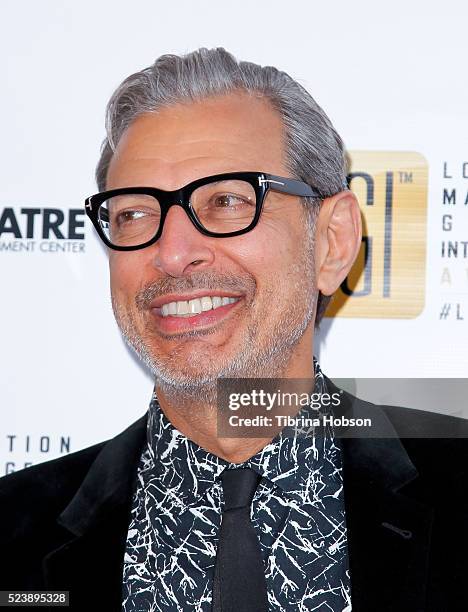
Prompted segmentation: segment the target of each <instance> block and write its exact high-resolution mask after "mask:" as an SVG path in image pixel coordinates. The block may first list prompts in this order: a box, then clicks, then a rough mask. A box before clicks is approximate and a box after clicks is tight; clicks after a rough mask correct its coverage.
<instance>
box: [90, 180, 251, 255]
mask: <svg viewBox="0 0 468 612" xmlns="http://www.w3.org/2000/svg"><path fill="white" fill-rule="evenodd" d="M190 203H191V205H192V209H193V211H194V213H195V216H196V217H197V219H198V221H199V222H200V223H201V225H202V226H203V227H204V228H205V229H207V230H208V231H211V232H215V233H219V234H228V233H230V232H235V231H239V230H242V229H245V228H246V227H248V226H249V225H250V224H251V223H252V221H253V219H254V217H255V211H256V194H255V189H254V188H253V187H252V185H251V184H250V183H248V182H246V181H241V180H226V181H218V182H215V183H209V184H207V185H202V186H201V187H198V188H197V189H196V190H195V191H193V193H192V195H191V198H190ZM98 219H99V223H100V225H101V227H102V229H103V231H104V233H105V234H106V236H107V238H108V240H109V241H110V242H111V243H112V244H115V245H116V246H137V245H140V244H144V243H145V242H148V241H149V240H151V239H152V238H153V237H154V236H155V235H156V233H157V232H158V230H159V224H160V220H161V206H160V203H159V202H158V200H157V199H156V198H155V197H153V196H150V195H146V194H132V193H128V194H123V195H117V196H114V197H111V198H109V199H108V200H106V201H105V202H103V203H102V204H101V206H100V208H99V211H98Z"/></svg>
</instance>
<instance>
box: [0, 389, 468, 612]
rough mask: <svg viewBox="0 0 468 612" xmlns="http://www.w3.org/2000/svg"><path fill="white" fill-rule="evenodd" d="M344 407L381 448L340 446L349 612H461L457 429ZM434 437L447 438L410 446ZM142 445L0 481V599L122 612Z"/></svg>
mask: <svg viewBox="0 0 468 612" xmlns="http://www.w3.org/2000/svg"><path fill="white" fill-rule="evenodd" d="M327 384H329V385H330V387H331V388H332V391H333V390H336V387H334V386H333V385H332V383H331V381H329V380H328V379H327ZM343 398H344V401H343V402H342V404H341V406H342V408H341V411H342V412H343V413H344V414H345V415H346V416H348V417H350V418H351V417H365V416H370V417H371V418H372V419H373V425H374V427H373V431H374V432H375V431H377V430H378V432H379V433H378V435H379V436H387V437H378V438H365V437H361V438H359V439H353V438H351V437H343V438H342V447H343V473H344V476H343V477H344V496H345V507H346V521H347V528H348V551H349V561H350V570H351V587H352V605H353V612H361V611H369V612H386V611H391V612H406V611H407V612H419V611H431V612H432V611H434V612H435V611H437V612H452V611H460V612H461V611H464V612H466V611H467V610H468V560H467V559H468V557H467V553H468V537H467V534H468V494H467V487H468V474H467V472H468V441H467V440H466V439H463V438H468V426H467V422H468V421H466V420H464V419H457V418H455V417H444V416H440V415H436V414H432V413H429V412H424V411H418V410H409V409H405V408H397V407H389V406H382V407H379V406H375V405H374V404H370V403H367V402H363V401H361V400H356V398H354V397H353V396H351V395H349V394H347V393H345V394H344V395H343ZM349 431H350V430H345V429H343V430H341V429H338V430H337V432H338V433H340V435H342V436H346V435H348V434H349ZM434 431H439V432H440V433H441V435H445V436H447V437H446V438H445V439H424V438H421V436H422V435H425V434H427V435H428V436H430V435H433V432H434ZM395 432H396V433H395ZM397 434H398V435H400V436H401V435H406V436H408V435H411V436H413V437H411V438H401V439H400V438H398V437H395V436H396V435H397ZM145 436H146V415H145V416H143V417H142V418H140V419H139V420H138V421H136V422H135V423H134V424H133V425H131V426H130V427H129V428H128V429H126V430H125V431H124V432H123V433H121V434H120V435H118V436H116V437H115V438H113V439H111V440H109V441H107V442H102V443H100V444H96V445H94V446H91V447H89V448H86V449H84V450H82V451H79V452H76V453H72V454H70V455H67V456H65V457H62V458H59V459H56V460H53V461H48V462H46V463H43V464H40V465H37V466H34V467H30V468H28V469H26V470H23V471H20V472H18V473H15V474H10V475H8V476H5V477H3V478H1V479H0V513H1V516H0V543H1V544H0V545H1V566H2V568H1V570H0V590H14V589H23V590H26V589H29V590H46V589H47V590H68V591H69V592H70V608H69V609H71V610H73V611H78V610H79V611H83V612H84V611H86V612H88V611H92V610H99V611H100V612H104V611H105V612H107V611H109V612H121V589H122V570H123V556H124V549H125V543H126V537H127V527H128V523H129V512H130V504H131V493H132V487H133V482H134V477H135V473H136V468H137V464H138V460H139V455H140V452H141V449H142V445H143V444H144V441H145V439H146V437H145ZM54 609H55V608H54ZM239 612H242V611H239Z"/></svg>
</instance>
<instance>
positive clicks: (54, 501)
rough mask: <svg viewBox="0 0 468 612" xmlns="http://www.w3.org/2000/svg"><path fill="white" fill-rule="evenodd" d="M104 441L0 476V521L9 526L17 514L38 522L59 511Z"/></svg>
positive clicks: (82, 477)
mask: <svg viewBox="0 0 468 612" xmlns="http://www.w3.org/2000/svg"><path fill="white" fill-rule="evenodd" d="M107 442H108V441H107V440H106V441H104V442H99V443H98V444H94V445H93V446H89V447H87V448H85V449H83V450H80V451H76V452H74V453H70V454H68V455H65V456H64V457H59V458H58V459H52V460H50V461H45V462H44V463H40V464H38V465H33V466H31V467H28V468H25V469H23V470H20V471H19V472H14V473H12V474H8V475H6V476H3V477H2V478H0V507H1V514H2V521H1V522H2V524H3V525H4V526H7V525H9V527H10V529H11V527H12V525H14V524H16V523H17V522H18V517H24V519H26V517H29V519H31V517H32V516H35V517H36V518H37V520H38V521H40V520H41V519H42V518H44V517H45V516H46V515H47V516H49V517H50V516H52V515H53V516H56V515H57V514H59V513H60V512H61V511H62V510H63V508H64V507H65V506H66V505H67V504H68V502H69V501H70V500H71V498H72V497H73V495H74V494H75V492H76V490H77V489H78V487H79V486H80V484H81V482H82V481H83V479H84V478H85V476H86V474H87V472H88V470H89V468H90V467H91V465H92V463H93V462H94V460H95V459H96V457H97V455H98V454H99V452H100V451H101V450H102V448H103V447H104V446H105V444H106V443H107Z"/></svg>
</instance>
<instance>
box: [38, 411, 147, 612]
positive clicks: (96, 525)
mask: <svg viewBox="0 0 468 612" xmlns="http://www.w3.org/2000/svg"><path fill="white" fill-rule="evenodd" d="M146 418H147V415H145V416H144V417H142V418H141V419H139V420H138V421H137V422H136V423H134V424H133V425H132V426H130V427H129V428H128V429H127V430H125V431H124V432H123V433H122V434H120V435H119V436H117V437H116V438H113V439H112V440H110V441H109V442H108V443H107V444H105V446H104V447H103V449H102V450H101V452H100V453H99V455H98V456H97V458H96V460H95V461H94V463H93V465H92V467H91V469H90V470H89V472H88V474H87V476H86V478H85V479H84V481H83V483H82V485H81V486H80V488H79V489H78V491H77V493H76V495H75V496H74V497H73V499H72V501H71V502H70V503H69V504H68V506H67V507H66V508H65V510H64V511H63V512H62V513H61V514H60V516H59V517H58V519H57V522H58V523H59V524H60V525H61V527H62V528H63V534H64V537H63V542H62V544H61V545H60V546H59V547H57V548H55V549H54V550H52V551H50V552H49V553H48V554H47V555H46V556H45V558H44V559H43V571H44V580H45V584H46V588H48V589H51V590H66V591H69V592H70V608H71V609H72V610H90V609H98V610H106V612H107V611H109V612H113V611H114V610H115V612H117V610H118V611H119V612H120V611H121V606H122V598H121V593H122V572H123V560H124V554H125V544H126V539H127V530H128V524H129V513H130V506H131V499H132V487H133V484H134V481H135V476H136V469H137V467H138V461H139V458H140V453H141V449H142V445H143V443H144V440H145V435H146Z"/></svg>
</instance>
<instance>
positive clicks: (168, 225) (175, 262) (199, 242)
mask: <svg viewBox="0 0 468 612" xmlns="http://www.w3.org/2000/svg"><path fill="white" fill-rule="evenodd" d="M211 240H212V239H211V238H210V237H209V236H204V235H203V234H202V233H201V232H199V231H198V229H197V228H196V227H195V226H194V225H193V223H192V222H191V220H190V219H189V217H188V215H187V213H186V212H185V210H184V209H183V208H182V207H181V206H179V205H177V204H176V205H174V206H171V208H170V209H169V212H168V213H167V216H166V219H165V221H164V227H163V231H162V234H161V236H160V237H159V239H158V241H157V242H156V244H155V248H156V250H155V253H154V261H153V263H154V266H155V267H156V268H158V269H159V270H160V271H161V272H163V273H165V274H168V275H169V276H174V277H175V276H183V275H184V274H187V273H189V272H191V271H192V270H193V269H195V268H196V269H197V270H201V269H202V268H205V267H208V266H211V265H212V263H213V261H214V251H213V248H212V246H211V244H210V242H211Z"/></svg>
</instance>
